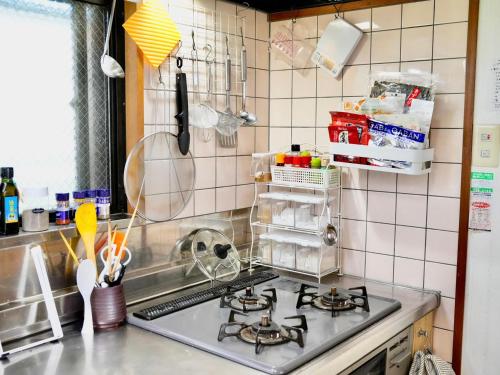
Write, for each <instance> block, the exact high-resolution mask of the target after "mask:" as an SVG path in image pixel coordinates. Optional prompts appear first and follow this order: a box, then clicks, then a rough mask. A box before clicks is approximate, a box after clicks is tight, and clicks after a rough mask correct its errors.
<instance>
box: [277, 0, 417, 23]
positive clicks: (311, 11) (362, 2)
mask: <svg viewBox="0 0 500 375" xmlns="http://www.w3.org/2000/svg"><path fill="white" fill-rule="evenodd" d="M418 1H424V0H358V1H353V2H350V3H343V4H338V5H337V9H339V11H340V12H347V11H350V10H360V9H368V8H378V7H383V6H389V5H398V4H405V3H416V2H418ZM336 12H337V11H336V10H335V7H334V6H333V5H322V6H318V7H313V8H305V9H296V10H287V11H283V12H275V13H270V14H269V15H268V20H269V21H270V22H274V21H284V20H290V19H295V18H302V17H311V16H320V15H322V14H332V13H336Z"/></svg>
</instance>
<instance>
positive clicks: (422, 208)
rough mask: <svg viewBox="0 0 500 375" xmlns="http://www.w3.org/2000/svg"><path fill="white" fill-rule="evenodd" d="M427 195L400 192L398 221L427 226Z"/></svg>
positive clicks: (415, 225) (401, 223)
mask: <svg viewBox="0 0 500 375" xmlns="http://www.w3.org/2000/svg"><path fill="white" fill-rule="evenodd" d="M426 205H427V197H425V196H423V195H413V194H398V202H397V209H396V223H397V224H400V225H410V226H414V227H422V228H423V227H425V220H426V213H427V211H426V209H427V207H426Z"/></svg>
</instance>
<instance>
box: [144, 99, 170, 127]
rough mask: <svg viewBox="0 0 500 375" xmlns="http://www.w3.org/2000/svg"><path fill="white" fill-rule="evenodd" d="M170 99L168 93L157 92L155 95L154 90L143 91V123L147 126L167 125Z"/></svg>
mask: <svg viewBox="0 0 500 375" xmlns="http://www.w3.org/2000/svg"><path fill="white" fill-rule="evenodd" d="M171 97H172V95H170V92H164V91H159V92H158V93H157V92H156V90H144V123H145V124H149V125H154V124H157V125H160V124H161V125H163V124H168V123H169V118H170V113H169V108H170V106H169V103H170V100H172V99H171ZM165 108H166V110H165ZM155 109H156V117H155Z"/></svg>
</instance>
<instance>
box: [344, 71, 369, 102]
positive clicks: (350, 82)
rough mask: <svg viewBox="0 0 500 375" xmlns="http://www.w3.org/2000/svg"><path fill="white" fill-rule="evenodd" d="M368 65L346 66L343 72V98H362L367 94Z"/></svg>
mask: <svg viewBox="0 0 500 375" xmlns="http://www.w3.org/2000/svg"><path fill="white" fill-rule="evenodd" d="M369 71H370V67H369V66H368V65H356V66H347V67H345V68H344V70H343V77H342V85H343V93H344V96H364V95H366V94H367V92H368V72H369Z"/></svg>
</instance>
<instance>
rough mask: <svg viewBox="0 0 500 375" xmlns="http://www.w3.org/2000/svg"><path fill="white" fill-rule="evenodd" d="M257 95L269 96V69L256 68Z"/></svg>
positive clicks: (260, 96) (261, 96)
mask: <svg viewBox="0 0 500 375" xmlns="http://www.w3.org/2000/svg"><path fill="white" fill-rule="evenodd" d="M255 96H257V97H258V98H267V97H268V96H269V72H268V71H267V70H260V69H256V70H255Z"/></svg>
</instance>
